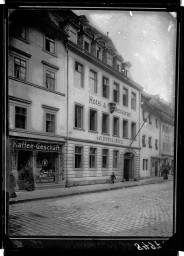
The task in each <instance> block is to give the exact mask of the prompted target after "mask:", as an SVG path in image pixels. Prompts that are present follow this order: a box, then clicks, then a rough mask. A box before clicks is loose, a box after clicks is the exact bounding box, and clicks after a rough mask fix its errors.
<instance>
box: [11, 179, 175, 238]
mask: <svg viewBox="0 0 184 256" xmlns="http://www.w3.org/2000/svg"><path fill="white" fill-rule="evenodd" d="M172 228H173V181H172V180H167V181H165V182H160V183H155V184H147V185H144V186H131V187H121V188H119V189H113V190H104V191H101V192H95V191H94V192H93V193H92V192H91V193H85V194H75V195H73V196H65V197H60V198H57V197H53V198H50V199H45V200H37V201H24V202H19V203H14V204H10V205H9V236H10V237H25V236H39V237H40V236H41V237H44V236H60V237H61V236H87V237H90V236H102V237H104V236H112V237H116V236H121V237H125V236H129V237H130V236H136V237H137V236H141V237H142V236H145V237H151V236H154V237H171V236H172V234H173V230H172Z"/></svg>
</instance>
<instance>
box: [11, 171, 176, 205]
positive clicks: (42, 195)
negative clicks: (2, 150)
mask: <svg viewBox="0 0 184 256" xmlns="http://www.w3.org/2000/svg"><path fill="white" fill-rule="evenodd" d="M172 180H173V176H171V175H169V179H168V180H164V179H163V177H157V178H151V179H144V180H139V181H125V182H118V183H115V184H94V185H85V186H76V187H68V188H63V187H61V188H58V187H57V188H48V189H36V190H34V191H18V192H16V194H17V197H16V198H10V199H9V204H13V203H22V202H27V201H35V200H43V199H50V198H60V197H66V196H72V195H78V194H85V193H94V192H100V191H108V190H113V189H125V188H128V187H134V186H141V185H147V184H155V183H160V182H168V181H172Z"/></svg>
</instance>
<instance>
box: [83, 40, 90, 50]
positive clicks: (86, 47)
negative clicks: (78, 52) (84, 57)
mask: <svg viewBox="0 0 184 256" xmlns="http://www.w3.org/2000/svg"><path fill="white" fill-rule="evenodd" d="M84 50H86V51H88V52H89V43H88V42H86V41H84Z"/></svg>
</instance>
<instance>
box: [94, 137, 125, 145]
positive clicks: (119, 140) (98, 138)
mask: <svg viewBox="0 0 184 256" xmlns="http://www.w3.org/2000/svg"><path fill="white" fill-rule="evenodd" d="M97 140H99V141H103V142H109V143H118V144H123V140H121V139H118V138H110V137H107V136H102V135H100V136H97Z"/></svg>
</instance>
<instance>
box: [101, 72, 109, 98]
mask: <svg viewBox="0 0 184 256" xmlns="http://www.w3.org/2000/svg"><path fill="white" fill-rule="evenodd" d="M102 86H103V88H102V96H103V97H104V98H109V79H108V78H106V77H103V85H102Z"/></svg>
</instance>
